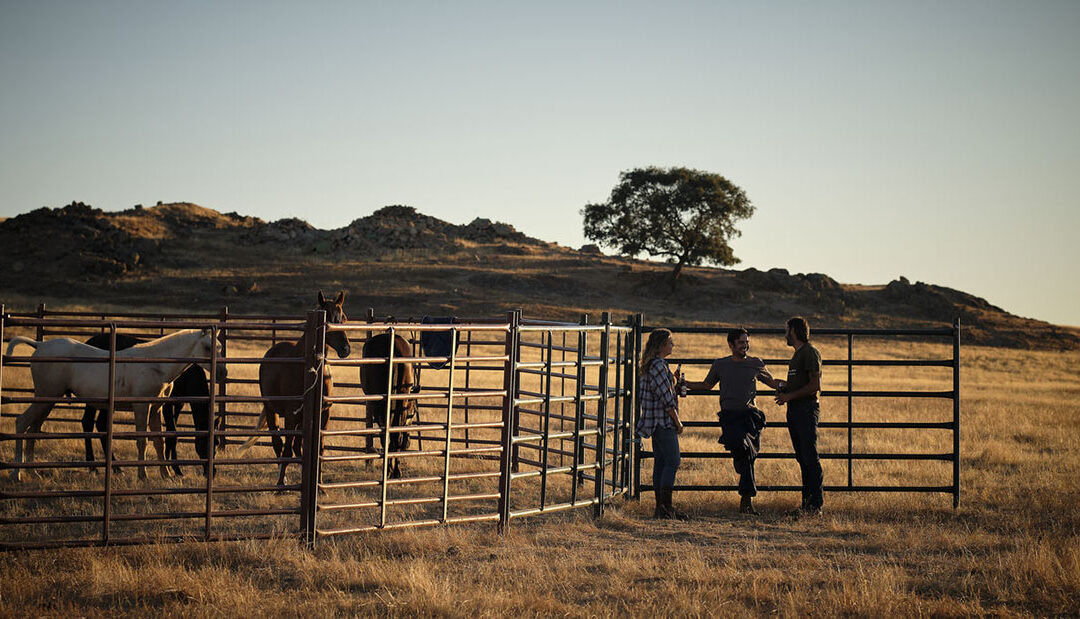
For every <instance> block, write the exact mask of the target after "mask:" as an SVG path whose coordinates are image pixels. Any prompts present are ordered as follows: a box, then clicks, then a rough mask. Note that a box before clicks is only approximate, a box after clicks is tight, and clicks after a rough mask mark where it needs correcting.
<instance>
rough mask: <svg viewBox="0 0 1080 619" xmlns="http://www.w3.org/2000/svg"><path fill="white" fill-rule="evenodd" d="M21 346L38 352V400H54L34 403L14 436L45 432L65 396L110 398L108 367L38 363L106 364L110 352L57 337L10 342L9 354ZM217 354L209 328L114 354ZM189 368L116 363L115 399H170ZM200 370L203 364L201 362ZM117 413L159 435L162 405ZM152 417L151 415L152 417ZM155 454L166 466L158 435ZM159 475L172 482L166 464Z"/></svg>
mask: <svg viewBox="0 0 1080 619" xmlns="http://www.w3.org/2000/svg"><path fill="white" fill-rule="evenodd" d="M19 344H26V345H28V346H32V347H34V348H35V350H34V354H33V355H32V356H31V357H30V375H31V376H32V377H33V379H34V397H37V398H50V399H52V401H49V402H34V403H33V404H31V405H30V406H29V407H28V408H27V409H26V410H25V411H24V412H23V413H22V414H21V415H19V416H18V417H17V418H16V419H15V433H16V434H25V433H27V432H33V433H37V432H41V424H42V423H44V422H45V418H46V417H48V416H49V412H51V411H52V409H53V406H55V405H56V400H57V399H59V398H62V397H64V395H65V394H67V393H69V392H70V393H73V394H75V396H77V397H79V398H92V399H100V400H108V397H109V364H108V363H103V362H101V361H96V362H93V363H85V362H82V363H80V362H78V361H37V362H35V361H34V358H35V357H45V358H47V357H78V358H88V359H108V358H109V351H107V350H101V349H100V348H95V347H93V346H89V345H87V344H84V343H82V342H77V341H75V340H72V339H68V338H58V339H54V340H48V341H45V342H39V341H37V340H32V339H30V338H27V337H22V336H16V337H13V338H11V342H10V343H9V344H8V349H7V354H8V355H9V356H10V355H11V352H12V350H14V348H15V347H16V346H18V345H19ZM213 354H216V347H215V345H214V338H213V336H212V332H211V330H210V329H201V330H200V329H189V330H185V331H177V332H176V333H170V334H169V335H166V336H164V337H161V338H158V339H156V340H152V341H149V342H145V343H142V344H136V345H135V346H132V347H131V348H126V349H124V350H118V351H116V357H117V359H138V358H142V359H169V358H200V357H201V358H209V357H210V356H211V355H213ZM189 365H191V363H190V362H187V361H164V362H147V363H137V362H133V363H117V364H116V369H115V382H116V387H115V389H114V394H115V395H116V396H118V397H135V398H157V397H165V396H167V395H168V394H169V391H170V388H171V386H172V382H173V381H174V380H176V379H177V377H179V376H180V374H181V373H183V371H184V370H185V369H186V368H187V367H188V366H189ZM199 365H204V364H203V363H200V364H199ZM217 368H218V374H219V378H223V377H224V375H225V366H224V365H218V366H217ZM116 408H117V409H122V410H133V411H134V412H135V430H136V431H137V432H145V431H146V426H147V420H148V419H149V421H150V430H151V431H153V432H158V431H160V430H161V404H160V403H156V404H152V403H148V402H144V403H138V404H123V405H117V406H116ZM151 413H153V414H151ZM153 441H154V450H155V451H157V456H158V460H159V461H162V462H164V453H163V452H164V441H163V440H162V439H161V437H160V436H155V437H154V439H153ZM135 444H136V446H137V448H138V451H139V462H140V463H141V462H142V461H143V460H144V457H145V455H146V438H145V437H139V438H137V439H136V440H135ZM26 460H27V461H28V462H33V461H34V439H32V438H27V439H26ZM22 461H23V457H22V441H21V440H18V439H16V441H15V462H16V463H20V462H22ZM20 473H21V469H18V468H16V469H15V470H14V472H13V475H12V476H13V477H14V479H15V480H16V481H18V480H19V478H20ZM161 476H162V477H168V476H169V470H168V468H167V467H165V466H164V465H163V466H162V467H161ZM139 479H146V467H145V466H143V465H142V464H140V465H139Z"/></svg>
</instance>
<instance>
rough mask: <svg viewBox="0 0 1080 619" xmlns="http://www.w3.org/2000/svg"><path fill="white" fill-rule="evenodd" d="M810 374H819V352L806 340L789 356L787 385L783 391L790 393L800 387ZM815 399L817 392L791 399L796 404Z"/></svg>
mask: <svg viewBox="0 0 1080 619" xmlns="http://www.w3.org/2000/svg"><path fill="white" fill-rule="evenodd" d="M812 374H821V353H820V352H818V349H816V348H814V346H813V344H811V343H810V342H807V343H805V344H803V345H802V347H800V348H799V349H798V350H796V351H795V354H794V355H792V356H791V361H788V372H787V386H785V387H784V391H785V392H786V393H792V392H794V391H798V390H799V389H802V388H803V387H804V386H806V385H807V384H809V383H810V376H811V375H812ZM816 401H817V393H812V394H810V395H808V396H804V397H801V398H798V399H797V400H792V402H794V403H796V404H801V403H804V402H816Z"/></svg>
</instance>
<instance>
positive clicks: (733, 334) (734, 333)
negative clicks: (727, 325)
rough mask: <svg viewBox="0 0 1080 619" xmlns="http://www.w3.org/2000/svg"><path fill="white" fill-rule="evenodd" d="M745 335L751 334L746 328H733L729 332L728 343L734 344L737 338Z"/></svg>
mask: <svg viewBox="0 0 1080 619" xmlns="http://www.w3.org/2000/svg"><path fill="white" fill-rule="evenodd" d="M744 335H745V336H746V337H750V334H749V333H748V332H747V331H746V329H743V328H742V327H735V328H734V329H731V330H729V331H728V332H727V343H728V344H729V345H730V344H734V343H735V340H737V339H739V338H740V337H742V336H744Z"/></svg>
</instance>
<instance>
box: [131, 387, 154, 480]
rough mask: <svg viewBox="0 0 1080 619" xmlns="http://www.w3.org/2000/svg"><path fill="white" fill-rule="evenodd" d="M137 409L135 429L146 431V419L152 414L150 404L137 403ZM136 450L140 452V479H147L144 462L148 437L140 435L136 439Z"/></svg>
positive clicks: (135, 407)
mask: <svg viewBox="0 0 1080 619" xmlns="http://www.w3.org/2000/svg"><path fill="white" fill-rule="evenodd" d="M134 409H135V431H136V432H140V433H142V432H146V421H147V419H148V418H149V416H150V406H149V405H147V404H136V405H135V406H134ZM135 451H136V452H137V454H138V461H139V480H140V481H142V480H145V479H146V465H145V464H143V459H144V458H145V457H146V437H145V436H139V437H137V438H136V439H135Z"/></svg>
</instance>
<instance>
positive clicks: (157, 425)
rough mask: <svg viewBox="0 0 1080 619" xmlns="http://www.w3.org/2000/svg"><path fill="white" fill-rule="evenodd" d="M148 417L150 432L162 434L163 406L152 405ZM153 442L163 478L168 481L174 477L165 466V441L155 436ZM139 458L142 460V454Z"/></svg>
mask: <svg viewBox="0 0 1080 619" xmlns="http://www.w3.org/2000/svg"><path fill="white" fill-rule="evenodd" d="M148 415H149V417H150V431H151V432H161V406H159V405H156V404H151V405H150V406H149V411H148ZM151 440H152V441H153V442H154V451H155V452H156V453H157V459H158V462H160V463H161V478H162V479H168V478H169V477H171V476H172V471H170V470H169V467H167V466H165V441H163V440H162V438H161V436H160V435H155V436H154V437H153V438H152V439H151ZM139 458H140V459H142V454H140V455H139Z"/></svg>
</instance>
